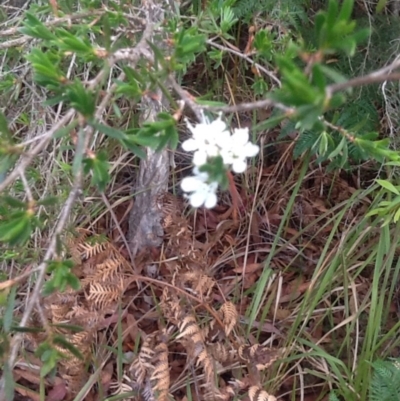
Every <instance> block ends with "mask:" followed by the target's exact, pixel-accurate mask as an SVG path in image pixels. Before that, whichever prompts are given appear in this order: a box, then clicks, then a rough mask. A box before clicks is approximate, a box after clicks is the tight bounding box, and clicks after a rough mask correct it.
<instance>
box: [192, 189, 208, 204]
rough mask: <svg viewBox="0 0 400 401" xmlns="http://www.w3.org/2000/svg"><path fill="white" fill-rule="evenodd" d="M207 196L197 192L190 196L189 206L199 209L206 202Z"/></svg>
mask: <svg viewBox="0 0 400 401" xmlns="http://www.w3.org/2000/svg"><path fill="white" fill-rule="evenodd" d="M206 198H207V195H206V193H205V192H202V191H198V192H194V193H193V194H192V195H190V197H189V199H190V204H191V205H192V206H193V207H200V206H201V205H202V204H203V203H204V202H205V201H206Z"/></svg>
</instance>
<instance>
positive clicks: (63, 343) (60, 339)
mask: <svg viewBox="0 0 400 401" xmlns="http://www.w3.org/2000/svg"><path fill="white" fill-rule="evenodd" d="M53 343H54V344H57V345H60V346H61V347H63V348H65V349H67V350H68V351H69V352H70V353H71V354H72V355H74V356H76V357H77V358H78V359H81V360H84V357H83V355H82V353H81V352H80V351H79V350H78V349H77V348H76V347H75V346H74V345H72V344H71V343H70V342H68V341H67V340H66V339H65V338H64V337H63V336H54V337H53Z"/></svg>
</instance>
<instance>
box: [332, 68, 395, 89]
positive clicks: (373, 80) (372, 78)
mask: <svg viewBox="0 0 400 401" xmlns="http://www.w3.org/2000/svg"><path fill="white" fill-rule="evenodd" d="M398 80H400V72H394V73H392V74H388V75H385V74H383V75H376V74H375V73H372V74H368V75H364V76H363V77H357V78H354V79H350V80H349V81H346V82H343V83H340V84H334V85H329V86H328V87H327V88H326V91H327V93H328V94H333V93H336V92H340V91H342V90H346V89H350V88H354V87H357V86H363V85H370V84H378V83H382V82H386V81H398Z"/></svg>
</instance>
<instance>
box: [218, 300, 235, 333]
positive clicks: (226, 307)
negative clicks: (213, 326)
mask: <svg viewBox="0 0 400 401" xmlns="http://www.w3.org/2000/svg"><path fill="white" fill-rule="evenodd" d="M220 313H221V315H222V322H223V323H224V330H225V334H226V335H227V336H229V334H230V333H231V332H232V330H233V328H234V327H235V326H236V324H237V322H238V320H239V314H238V313H237V310H236V306H235V305H234V304H233V303H232V302H229V301H228V302H225V303H224V304H223V305H222V307H221V309H220Z"/></svg>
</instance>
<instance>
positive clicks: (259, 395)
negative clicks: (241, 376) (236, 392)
mask: <svg viewBox="0 0 400 401" xmlns="http://www.w3.org/2000/svg"><path fill="white" fill-rule="evenodd" d="M249 398H250V401H276V398H275V397H274V396H273V395H270V394H268V393H267V392H266V391H265V390H263V389H262V388H260V387H258V386H251V387H250V388H249Z"/></svg>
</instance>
